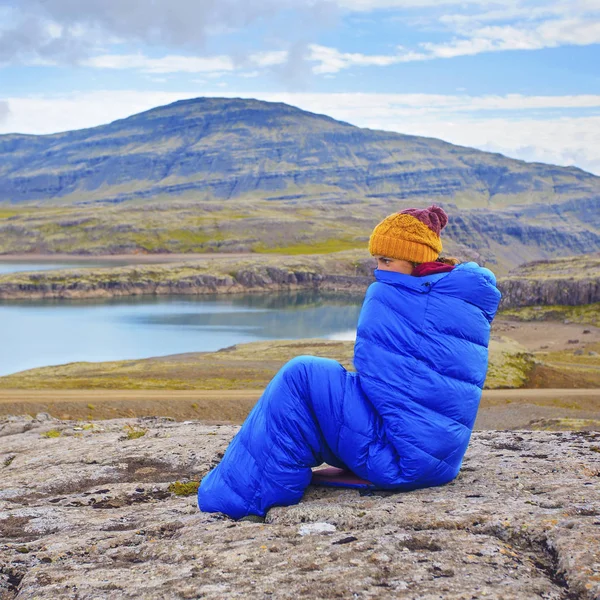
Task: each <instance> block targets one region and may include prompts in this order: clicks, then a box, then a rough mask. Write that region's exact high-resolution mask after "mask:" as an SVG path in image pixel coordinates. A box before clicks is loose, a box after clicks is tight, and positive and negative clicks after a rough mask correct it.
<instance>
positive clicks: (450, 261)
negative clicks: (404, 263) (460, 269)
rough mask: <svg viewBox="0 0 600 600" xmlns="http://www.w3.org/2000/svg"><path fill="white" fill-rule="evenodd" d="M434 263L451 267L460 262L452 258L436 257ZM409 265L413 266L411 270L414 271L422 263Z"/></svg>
mask: <svg viewBox="0 0 600 600" xmlns="http://www.w3.org/2000/svg"><path fill="white" fill-rule="evenodd" d="M434 262H439V263H443V264H445V265H452V266H454V265H460V260H458V258H454V257H453V256H438V257H437V258H436V259H435V261H434ZM410 264H411V265H412V266H413V269H416V268H417V267H418V266H419V265H420V264H422V263H418V262H411V263H410Z"/></svg>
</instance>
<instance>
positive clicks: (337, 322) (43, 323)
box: [0, 292, 362, 375]
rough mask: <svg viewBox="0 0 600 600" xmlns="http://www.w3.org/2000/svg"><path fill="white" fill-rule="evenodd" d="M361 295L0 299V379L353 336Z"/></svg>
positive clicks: (301, 294)
mask: <svg viewBox="0 0 600 600" xmlns="http://www.w3.org/2000/svg"><path fill="white" fill-rule="evenodd" d="M361 302H362V298H361V297H355V298H350V297H348V296H344V297H340V296H337V297H336V296H331V295H321V294H318V293H315V292H305V293H294V294H273V295H269V296H236V297H232V296H228V297H217V298H215V297H212V298H210V299H207V298H196V297H185V296H177V297H175V296H173V297H159V298H156V297H138V298H118V299H111V300H31V301H18V302H17V301H0V375H7V374H9V373H14V372H17V371H22V370H24V369H30V368H32V367H39V366H46V365H56V364H63V363H67V362H74V361H104V360H118V359H130V358H146V357H150V356H161V355H166V354H176V353H180V352H200V351H212V350H218V349H220V348H225V347H227V346H232V345H233V344H239V343H242V342H253V341H259V340H269V339H297V338H309V337H320V338H330V339H353V337H354V332H355V329H356V323H357V320H358V314H359V311H360V304H361Z"/></svg>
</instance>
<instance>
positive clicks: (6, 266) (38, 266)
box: [0, 259, 130, 275]
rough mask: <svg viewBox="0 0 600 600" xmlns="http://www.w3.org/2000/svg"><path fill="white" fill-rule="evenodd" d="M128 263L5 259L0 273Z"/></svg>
mask: <svg viewBox="0 0 600 600" xmlns="http://www.w3.org/2000/svg"><path fill="white" fill-rule="evenodd" d="M0 260H1V259H0ZM127 264H130V263H128V262H127V261H121V262H118V261H114V262H106V261H94V262H87V261H86V262H72V263H68V262H65V263H60V264H57V263H54V262H52V263H48V262H40V263H33V262H31V263H30V262H24V261H14V262H12V261H6V262H0V275H5V274H7V273H21V272H22V271H51V270H53V269H86V268H92V267H119V266H122V265H127Z"/></svg>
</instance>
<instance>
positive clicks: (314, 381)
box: [198, 263, 500, 519]
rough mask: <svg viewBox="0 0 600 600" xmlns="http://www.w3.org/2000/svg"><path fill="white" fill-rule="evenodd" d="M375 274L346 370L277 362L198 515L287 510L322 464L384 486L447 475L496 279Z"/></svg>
mask: <svg viewBox="0 0 600 600" xmlns="http://www.w3.org/2000/svg"><path fill="white" fill-rule="evenodd" d="M375 277H376V279H377V281H376V282H375V283H373V284H372V285H371V286H370V287H369V289H368V291H367V294H366V296H365V300H364V304H363V307H362V310H361V314H360V318H359V322H358V330H357V338H356V344H355V348H354V365H355V368H356V372H355V373H353V372H348V371H346V369H344V368H343V367H342V366H341V365H340V364H339V363H337V362H336V361H333V360H330V359H325V358H315V357H312V356H300V357H297V358H295V359H293V360H291V361H290V362H289V363H287V364H286V365H285V366H284V367H283V368H282V369H281V370H280V371H279V372H278V373H277V375H276V376H275V377H274V379H273V380H272V381H271V382H270V383H269V385H268V386H267V388H266V389H265V391H264V393H263V395H262V397H261V398H260V400H259V401H258V402H257V404H256V405H255V406H254V408H253V409H252V412H251V413H250V414H249V415H248V418H247V419H246V421H245V422H244V424H243V426H242V428H241V429H240V431H239V432H238V434H237V435H236V436H235V437H234V439H233V440H232V442H231V444H230V445H229V447H228V448H227V451H226V452H225V455H224V457H223V460H222V461H221V463H220V464H219V465H218V466H217V467H216V468H215V469H213V470H212V471H211V472H210V473H208V474H207V475H206V477H204V479H203V480H202V482H201V485H200V488H199V490H198V504H199V506H200V509H201V510H203V511H206V512H222V513H225V514H227V515H229V516H231V517H233V518H235V519H239V518H241V517H244V516H246V515H249V514H254V515H261V516H264V515H265V513H266V512H267V511H268V510H269V508H270V507H272V506H275V505H289V504H295V503H296V502H298V501H299V500H300V499H301V497H302V495H303V493H304V490H305V488H306V486H307V485H308V484H309V483H310V479H311V467H314V466H316V465H320V464H321V463H323V462H326V463H328V464H330V465H332V466H335V467H340V468H346V469H350V470H351V471H353V472H354V473H355V474H356V475H358V476H359V477H362V478H363V479H367V480H368V481H371V482H372V483H373V484H375V485H376V486H377V487H379V488H385V489H397V490H412V489H416V488H422V487H428V486H434V485H441V484H444V483H447V482H448V481H450V480H452V479H454V477H456V475H457V474H458V472H459V469H460V466H461V463H462V459H463V456H464V453H465V451H466V449H467V445H468V443H469V438H470V436H471V431H472V429H473V425H474V423H475V416H476V414H477V408H478V406H479V400H480V397H481V390H482V388H483V383H484V380H485V375H486V371H487V364H488V349H487V346H488V341H489V335H490V325H491V322H492V319H493V318H494V315H495V314H496V310H497V308H498V303H499V301H500V292H499V291H498V289H497V288H496V280H495V277H494V275H493V273H492V272H491V271H489V270H487V269H485V268H482V267H479V266H478V265H477V264H475V263H464V264H461V265H458V266H456V267H455V268H454V269H453V270H452V271H450V272H447V273H438V274H434V275H429V276H426V277H413V276H411V275H403V274H401V273H395V272H391V271H381V270H376V271H375Z"/></svg>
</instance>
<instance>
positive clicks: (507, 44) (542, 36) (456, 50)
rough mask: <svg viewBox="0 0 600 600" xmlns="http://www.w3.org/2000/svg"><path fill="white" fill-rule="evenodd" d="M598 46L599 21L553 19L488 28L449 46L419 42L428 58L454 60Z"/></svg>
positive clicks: (599, 40)
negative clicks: (510, 51) (474, 56)
mask: <svg viewBox="0 0 600 600" xmlns="http://www.w3.org/2000/svg"><path fill="white" fill-rule="evenodd" d="M599 43H600V21H587V20H584V19H552V20H548V21H544V22H543V23H539V24H536V25H530V24H526V25H521V26H513V25H505V26H487V27H482V28H480V29H477V30H475V31H473V32H472V33H471V34H470V37H468V38H466V39H459V40H453V41H452V42H450V43H443V44H432V43H422V44H420V46H421V48H423V50H425V53H426V55H427V58H432V59H433V58H454V57H456V56H466V55H473V54H480V53H482V52H501V51H506V50H540V49H542V48H555V47H557V46H563V45H575V46H588V45H591V44H599Z"/></svg>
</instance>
